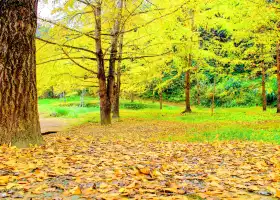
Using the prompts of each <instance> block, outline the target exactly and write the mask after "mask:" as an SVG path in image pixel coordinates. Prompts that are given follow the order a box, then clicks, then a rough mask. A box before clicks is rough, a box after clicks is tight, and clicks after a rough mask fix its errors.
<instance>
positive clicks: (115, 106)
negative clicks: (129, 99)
mask: <svg viewBox="0 0 280 200" xmlns="http://www.w3.org/2000/svg"><path fill="white" fill-rule="evenodd" d="M124 30H125V29H124V27H123V28H122V31H124ZM123 39H124V34H121V35H120V42H119V60H118V67H117V81H116V84H115V86H114V100H113V118H120V93H121V65H122V53H123Z"/></svg>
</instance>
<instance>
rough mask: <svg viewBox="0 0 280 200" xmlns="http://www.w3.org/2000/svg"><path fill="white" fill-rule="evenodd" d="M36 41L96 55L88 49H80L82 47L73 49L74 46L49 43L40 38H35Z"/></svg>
mask: <svg viewBox="0 0 280 200" xmlns="http://www.w3.org/2000/svg"><path fill="white" fill-rule="evenodd" d="M36 39H38V40H40V41H42V42H46V43H48V44H52V45H57V46H60V47H65V48H70V49H76V50H81V51H86V52H89V53H92V54H94V55H96V52H94V51H91V50H89V49H85V48H82V47H75V46H71V45H66V44H58V43H55V42H51V41H48V40H45V39H42V38H39V37H36Z"/></svg>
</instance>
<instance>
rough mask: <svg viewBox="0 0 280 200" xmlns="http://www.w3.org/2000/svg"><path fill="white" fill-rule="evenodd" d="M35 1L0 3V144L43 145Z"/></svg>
mask: <svg viewBox="0 0 280 200" xmlns="http://www.w3.org/2000/svg"><path fill="white" fill-rule="evenodd" d="M37 4H38V2H37V0H17V1H6V0H0V145H3V144H8V145H9V144H11V145H15V146H18V147H28V146H29V144H42V143H43V139H42V136H41V130H40V123H39V115H38V106H37V89H36V47H35V33H36V28H37Z"/></svg>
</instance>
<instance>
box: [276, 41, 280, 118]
mask: <svg viewBox="0 0 280 200" xmlns="http://www.w3.org/2000/svg"><path fill="white" fill-rule="evenodd" d="M277 82H278V91H277V113H280V42H277Z"/></svg>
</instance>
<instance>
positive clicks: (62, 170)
mask: <svg viewBox="0 0 280 200" xmlns="http://www.w3.org/2000/svg"><path fill="white" fill-rule="evenodd" d="M186 128H187V126H186V125H184V124H180V123H174V122H141V121H140V122H136V121H133V120H131V121H129V120H128V121H126V122H120V123H115V124H114V125H112V126H109V127H106V128H103V127H100V126H99V125H95V124H90V125H84V126H81V127H78V128H75V129H73V130H71V131H68V132H63V133H59V134H53V135H48V136H46V137H45V141H46V145H45V146H42V147H32V148H29V149H16V148H13V147H5V146H3V147H0V198H4V199H16V198H18V199H56V200H58V199H262V200H265V199H278V198H279V197H280V147H279V146H277V145H272V144H265V143H252V142H215V143H179V142H160V141H157V140H156V138H157V137H158V136H159V134H168V132H170V133H171V132H174V131H182V132H184V131H185V130H186Z"/></svg>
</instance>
